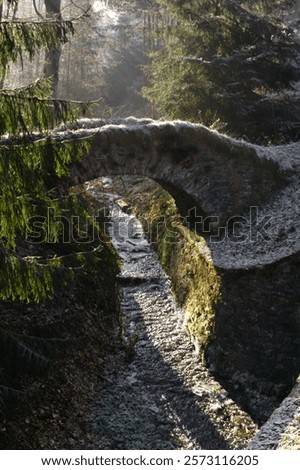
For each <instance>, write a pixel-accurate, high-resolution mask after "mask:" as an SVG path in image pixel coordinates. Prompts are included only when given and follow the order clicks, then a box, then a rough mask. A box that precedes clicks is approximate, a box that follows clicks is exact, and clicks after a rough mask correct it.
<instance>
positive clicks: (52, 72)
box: [44, 0, 61, 97]
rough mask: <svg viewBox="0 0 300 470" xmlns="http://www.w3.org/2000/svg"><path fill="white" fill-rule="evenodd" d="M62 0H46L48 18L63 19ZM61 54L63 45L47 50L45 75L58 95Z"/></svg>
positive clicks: (54, 93) (55, 95)
mask: <svg viewBox="0 0 300 470" xmlns="http://www.w3.org/2000/svg"><path fill="white" fill-rule="evenodd" d="M60 6H61V0H45V8H46V16H47V17H48V18H56V19H57V21H59V20H60V19H61V11H60ZM60 56H61V46H58V47H57V48H55V49H54V50H52V51H46V54H45V65H44V77H45V78H51V79H52V91H53V96H54V97H57V91H58V80H59V60H60Z"/></svg>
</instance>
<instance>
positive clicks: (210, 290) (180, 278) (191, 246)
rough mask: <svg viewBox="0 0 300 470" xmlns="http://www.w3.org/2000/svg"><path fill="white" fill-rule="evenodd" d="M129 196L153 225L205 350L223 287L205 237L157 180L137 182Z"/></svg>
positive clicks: (194, 335) (190, 327)
mask: <svg viewBox="0 0 300 470" xmlns="http://www.w3.org/2000/svg"><path fill="white" fill-rule="evenodd" d="M145 196H146V197H145ZM129 199H130V200H131V202H132V203H133V204H134V206H135V212H136V213H137V215H142V219H143V221H144V224H145V227H147V226H149V224H150V226H151V240H152V242H153V243H154V247H155V249H156V250H157V253H158V256H159V259H160V262H161V264H162V267H163V268H164V270H165V271H166V273H167V274H168V275H169V276H170V278H171V281H172V287H173V291H174V294H175V296H176V299H177V302H178V304H179V306H180V307H182V308H183V309H184V310H185V312H186V316H187V321H186V323H187V327H188V330H189V332H190V334H191V336H192V338H193V340H194V341H195V343H196V344H197V346H198V348H199V351H200V352H201V353H203V352H204V351H205V349H206V347H207V345H208V344H209V343H210V341H211V340H212V338H213V335H214V328H215V306H216V303H217V302H218V301H219V299H220V289H221V279H220V276H219V275H218V274H217V271H216V269H215V267H214V265H213V263H212V261H211V260H210V258H209V251H208V249H207V246H206V243H205V240H204V238H203V237H200V236H197V235H195V234H194V233H193V232H191V231H190V230H188V229H187V228H186V227H185V226H183V224H182V222H181V219H180V216H179V214H178V211H177V209H176V205H175V202H174V200H173V198H172V197H171V196H170V195H169V194H168V193H167V192H166V191H164V190H162V189H160V188H157V187H156V188H154V187H153V183H151V182H147V183H145V182H144V183H142V185H141V187H138V186H136V185H135V187H134V189H133V190H132V191H130V194H129ZM162 217H163V219H164V223H161V220H162Z"/></svg>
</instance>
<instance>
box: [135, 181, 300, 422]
mask: <svg viewBox="0 0 300 470" xmlns="http://www.w3.org/2000/svg"><path fill="white" fill-rule="evenodd" d="M127 197H128V199H129V200H130V201H131V203H132V204H133V205H134V207H135V210H136V211H137V212H138V213H139V215H140V217H141V220H144V222H145V227H146V230H148V231H149V225H148V223H147V220H152V221H153V224H152V228H151V232H152V233H151V239H152V241H153V242H154V246H155V247H156V250H157V252H158V254H159V257H160V260H161V262H162V265H163V267H164V269H165V270H166V271H167V273H168V274H169V275H170V277H171V280H172V285H173V289H174V292H175V294H176V297H177V301H178V303H179V304H180V305H181V306H183V307H184V310H185V312H186V315H187V320H186V322H187V328H188V330H189V332H190V334H191V336H192V337H193V339H194V343H195V347H196V348H197V350H198V351H199V353H200V354H201V355H202V357H203V358H204V359H205V361H206V362H207V364H208V365H209V366H210V370H212V371H213V372H214V374H215V375H216V377H217V378H218V380H219V381H220V382H221V383H222V385H223V386H225V387H227V389H228V391H229V392H230V394H231V395H232V397H233V398H234V399H235V400H236V401H238V402H239V403H240V404H241V405H242V406H243V407H244V409H245V410H246V411H248V412H249V413H250V414H251V416H252V417H253V418H254V419H255V420H256V421H257V422H258V423H259V424H261V423H263V422H264V421H266V420H267V419H268V417H269V416H270V414H271V413H272V411H273V410H274V409H275V408H276V406H278V404H279V403H280V402H281V400H282V399H283V398H284V397H285V396H286V395H287V393H288V392H289V390H290V389H291V388H292V386H293V384H294V383H295V381H296V379H297V376H298V375H299V372H300V370H299V369H300V367H299V365H300V331H299V330H300V323H299V311H298V305H299V300H300V299H299V298H300V292H299V288H298V286H299V276H300V257H299V255H294V256H290V257H287V258H285V259H283V260H281V261H277V262H275V263H271V264H269V265H267V266H264V267H254V268H252V269H224V268H219V267H218V266H216V265H215V263H214V262H213V260H212V259H211V256H210V252H209V250H208V247H207V244H206V241H205V239H204V237H202V236H200V235H197V234H195V233H194V232H192V231H190V230H188V229H187V228H186V227H185V226H184V225H182V223H181V219H180V218H179V216H178V212H177V210H176V206H175V204H174V201H173V200H172V198H171V197H170V196H169V195H168V194H167V193H166V192H164V191H163V190H162V189H160V188H159V187H157V186H154V184H153V183H151V182H150V181H148V182H147V183H145V182H143V183H141V184H140V186H139V185H136V184H135V185H134V187H132V188H131V189H130V190H129V192H128V194H127ZM161 214H164V215H165V216H166V221H167V222H166V224H161V223H160V224H157V223H156V221H159V220H161V219H160V218H159V215H161ZM158 225H159V226H158Z"/></svg>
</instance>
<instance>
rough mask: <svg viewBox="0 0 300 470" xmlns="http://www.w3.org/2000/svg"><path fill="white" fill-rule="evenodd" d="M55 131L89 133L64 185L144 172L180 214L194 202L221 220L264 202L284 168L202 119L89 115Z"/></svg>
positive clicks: (77, 135)
mask: <svg viewBox="0 0 300 470" xmlns="http://www.w3.org/2000/svg"><path fill="white" fill-rule="evenodd" d="M57 135H58V136H59V138H60V139H64V138H65V139H70V138H86V137H91V148H90V151H89V152H88V153H87V154H86V155H84V157H83V158H82V159H81V160H80V161H79V162H77V163H76V164H74V165H73V166H72V168H71V173H70V178H69V180H68V184H69V185H71V184H73V185H75V184H81V183H85V182H87V181H90V180H93V179H96V178H98V177H100V176H107V175H111V176H115V175H139V176H144V177H148V178H151V179H153V180H154V181H156V182H157V183H159V184H160V185H161V186H162V187H163V188H164V189H166V190H167V191H168V192H169V193H170V194H171V195H172V196H173V197H174V199H175V202H176V204H177V207H178V209H179V211H180V212H181V214H182V215H185V214H186V212H187V210H188V209H190V208H191V207H194V206H195V205H196V206H197V207H198V209H200V211H201V213H202V214H204V215H205V216H214V217H218V218H219V220H220V223H224V222H225V221H226V220H227V219H228V218H230V217H231V216H235V215H242V214H243V213H244V212H245V211H247V210H249V207H250V206H253V205H261V204H262V203H263V202H265V201H266V200H267V199H268V197H270V196H271V195H274V192H276V191H277V190H278V188H280V187H282V186H283V185H284V182H285V176H284V171H283V168H282V167H281V166H280V163H279V162H278V161H276V159H274V158H273V154H272V152H271V151H269V150H268V149H267V148H266V147H258V146H255V145H251V144H248V143H246V142H243V141H238V140H234V139H231V138H230V137H227V136H224V135H222V134H219V133H217V132H215V131H211V130H209V129H208V128H206V127H204V126H202V125H199V124H192V123H186V122H181V121H174V122H163V121H153V120H150V119H135V118H128V119H120V120H114V121H103V120H97V119H92V120H81V121H80V122H79V123H78V124H77V125H75V126H73V127H70V126H69V127H68V128H64V127H62V128H60V130H59V132H58V134H57Z"/></svg>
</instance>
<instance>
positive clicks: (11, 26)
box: [0, 0, 87, 302]
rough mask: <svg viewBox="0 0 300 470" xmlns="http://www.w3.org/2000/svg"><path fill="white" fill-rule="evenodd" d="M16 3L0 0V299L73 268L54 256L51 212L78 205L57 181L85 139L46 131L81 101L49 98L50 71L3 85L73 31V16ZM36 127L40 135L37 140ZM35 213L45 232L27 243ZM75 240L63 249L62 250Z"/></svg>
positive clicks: (43, 286) (36, 290)
mask: <svg viewBox="0 0 300 470" xmlns="http://www.w3.org/2000/svg"><path fill="white" fill-rule="evenodd" d="M17 4H18V0H7V1H6V2H1V4H0V44H1V54H0V61H1V62H0V72H1V83H0V84H1V85H2V86H1V90H0V299H3V300H9V299H11V300H17V301H36V302H39V301H40V300H42V299H45V298H46V297H48V296H49V295H51V293H53V291H54V289H55V285H58V284H62V283H63V282H67V280H68V279H69V278H70V276H72V269H69V268H68V266H67V264H68V263H69V264H70V260H69V259H68V258H66V260H64V256H57V255H60V254H62V250H61V242H62V237H63V227H62V224H58V223H57V220H58V218H59V216H60V215H62V214H63V213H65V211H66V210H67V211H68V214H71V213H72V211H74V210H75V214H76V211H77V212H78V211H81V209H80V204H79V203H78V200H77V199H76V198H72V197H69V196H67V195H64V197H61V194H60V193H59V192H58V190H57V189H56V188H57V185H58V181H59V178H61V177H63V176H65V175H67V174H68V166H69V164H70V163H72V162H74V161H75V160H76V159H78V158H80V155H81V154H82V152H83V150H84V149H85V148H86V145H87V143H86V142H76V143H61V144H57V143H56V144H55V143H54V142H52V140H51V131H52V130H53V128H54V127H55V126H57V125H58V124H60V123H63V122H66V121H74V120H76V119H77V118H78V116H79V115H82V114H83V113H84V112H85V110H86V105H85V104H81V103H69V102H67V101H63V100H57V99H55V98H54V97H53V81H52V77H50V78H41V79H40V80H38V81H36V82H35V83H32V84H30V85H28V86H25V87H21V88H18V89H10V88H3V83H4V79H5V76H6V74H7V72H8V68H9V64H10V63H16V62H17V61H21V62H22V61H25V60H32V59H33V58H34V56H35V54H36V53H37V52H39V53H40V51H41V50H43V49H44V51H45V53H46V57H49V54H50V55H51V53H52V51H55V50H58V49H59V48H60V47H61V45H62V44H63V43H65V42H66V41H67V39H68V36H69V35H72V34H73V33H74V25H73V22H72V21H71V20H70V19H68V20H63V19H62V17H61V15H60V14H55V15H53V16H51V15H50V13H49V11H48V14H47V17H45V18H41V17H38V18H37V19H36V20H32V19H30V20H26V19H25V20H24V19H18V17H17V16H16V15H9V14H7V12H9V9H10V11H12V10H11V9H12V8H15V7H16V6H17ZM57 5H58V4H57ZM56 13H57V12H56ZM55 80H56V78H55V77H54V81H55ZM54 89H55V87H54ZM36 131H39V132H42V133H43V135H44V136H45V138H43V139H42V140H39V141H37V140H36V139H35V137H34V134H35V132H36ZM49 214H53V215H52V216H51V215H50V217H49ZM73 214H74V212H73ZM51 217H52V218H51ZM37 220H38V221H39V229H40V231H41V232H42V233H45V237H44V239H41V240H39V244H32V243H30V242H32V239H31V240H30V239H29V238H28V234H31V233H32V221H37ZM78 230H79V228H78ZM74 245H76V243H74V244H73V245H72V247H71V246H68V247H64V250H63V251H65V252H67V254H68V255H69V254H70V252H71V251H72V249H74ZM56 248H57V249H58V253H57V252H56ZM75 248H76V247H75ZM77 248H78V251H79V252H80V251H81V250H80V247H79V246H77ZM43 250H44V251H43ZM47 250H48V251H47ZM79 264H82V260H81V261H80V262H79Z"/></svg>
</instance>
